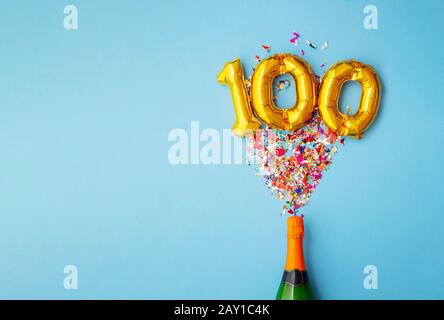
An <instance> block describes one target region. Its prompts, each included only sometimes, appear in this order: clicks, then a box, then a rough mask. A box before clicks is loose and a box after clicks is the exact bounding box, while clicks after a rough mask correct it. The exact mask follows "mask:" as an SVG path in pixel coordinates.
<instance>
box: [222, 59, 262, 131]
mask: <svg viewBox="0 0 444 320" xmlns="http://www.w3.org/2000/svg"><path fill="white" fill-rule="evenodd" d="M217 80H218V81H219V83H222V84H226V85H227V86H228V88H229V89H230V92H231V97H232V99H233V105H234V113H235V115H236V119H235V121H234V124H233V126H232V130H233V133H234V134H236V135H239V136H243V135H245V134H247V133H248V132H252V131H253V130H256V129H259V128H260V127H261V124H260V122H259V121H258V120H257V119H256V118H255V116H254V114H253V111H252V110H251V101H250V97H249V95H248V91H247V87H246V82H245V77H244V72H243V70H242V65H241V63H240V60H239V59H236V60H234V61H231V62H228V63H227V64H225V66H224V68H223V69H222V71H221V72H220V73H219V75H218V76H217Z"/></svg>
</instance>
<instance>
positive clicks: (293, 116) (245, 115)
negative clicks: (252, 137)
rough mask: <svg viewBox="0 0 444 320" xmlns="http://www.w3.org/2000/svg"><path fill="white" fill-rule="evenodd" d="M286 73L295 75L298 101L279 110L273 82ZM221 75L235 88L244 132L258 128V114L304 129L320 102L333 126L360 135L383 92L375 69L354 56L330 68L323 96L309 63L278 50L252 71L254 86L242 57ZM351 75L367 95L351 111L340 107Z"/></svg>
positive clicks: (271, 122)
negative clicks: (248, 87)
mask: <svg viewBox="0 0 444 320" xmlns="http://www.w3.org/2000/svg"><path fill="white" fill-rule="evenodd" d="M281 74H289V75H291V76H292V77H293V79H294V82H295V84H296V94H297V95H296V96H297V99H296V103H295V105H293V106H292V107H291V108H289V109H279V108H277V107H276V105H275V103H274V101H273V81H274V79H275V78H276V77H277V76H279V75H281ZM217 79H218V81H219V83H222V84H225V85H227V86H228V87H229V89H230V92H231V97H232V99H233V105H234V112H235V116H236V120H235V121H234V124H233V127H232V129H233V132H234V133H235V134H237V135H240V136H243V135H245V134H247V133H248V132H251V131H254V130H256V129H259V128H260V127H261V122H260V121H259V120H258V118H259V119H260V120H261V121H262V122H264V123H265V124H267V125H268V126H270V127H272V128H275V129H281V130H296V129H299V128H300V127H302V126H303V125H304V123H305V122H306V121H307V120H308V119H310V117H311V115H312V113H313V110H314V107H315V106H316V104H317V103H318V106H319V112H320V114H321V117H322V119H323V120H324V122H325V124H326V125H327V126H328V127H329V128H330V129H331V130H333V131H334V132H336V133H337V134H339V135H343V136H352V137H357V138H361V137H362V135H363V133H364V131H365V130H367V129H368V128H369V127H370V125H371V124H372V122H373V120H374V119H375V118H376V115H377V113H378V108H379V101H380V96H381V83H380V81H379V78H378V75H377V74H376V72H375V71H374V70H373V68H372V67H371V66H369V65H365V64H363V63H361V62H358V61H354V60H349V61H342V62H339V63H337V64H335V65H333V66H332V67H331V68H330V69H329V70H328V71H327V72H326V74H325V76H324V78H323V80H322V84H321V88H320V91H319V97H317V96H316V85H315V80H314V76H313V72H312V71H311V68H310V66H309V65H308V64H307V62H305V61H304V60H303V59H301V58H300V57H297V56H294V55H291V54H276V55H273V56H271V57H268V58H267V59H264V60H262V62H261V63H260V64H259V65H258V66H257V68H256V70H255V71H254V73H253V76H252V78H251V89H250V90H248V89H247V85H246V81H245V76H244V72H243V69H242V65H241V63H240V60H239V59H236V60H234V61H232V62H229V63H227V64H225V66H224V68H223V69H222V71H221V72H220V74H219V75H218V77H217ZM352 80H355V81H359V82H360V84H361V86H362V94H361V101H360V104H359V108H358V111H357V112H356V114H354V115H348V114H344V113H341V112H340V111H339V107H338V100H339V96H340V93H341V89H342V86H343V85H344V83H345V82H347V81H352ZM317 99H318V100H319V101H317Z"/></svg>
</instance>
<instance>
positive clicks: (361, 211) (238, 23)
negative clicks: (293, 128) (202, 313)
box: [0, 0, 444, 299]
mask: <svg viewBox="0 0 444 320" xmlns="http://www.w3.org/2000/svg"><path fill="white" fill-rule="evenodd" d="M72 3H73V4H75V5H77V7H78V9H79V30H77V31H67V30H65V29H64V28H63V19H64V15H63V8H64V6H65V5H67V4H71V3H70V2H66V3H64V2H63V1H8V2H6V1H2V2H1V4H0V26H1V27H0V39H2V46H1V47H2V48H1V51H0V57H1V63H0V147H1V156H0V194H1V200H0V243H1V250H0V298H60V299H77V298H86V299H89V298H151V299H154V298H158V299H163V298H165V299H166V298H172V299H173V298H174V299H175V298H177V299H193V298H203V299H213V298H214V299H218V298H221V299H222V298H223V299H230V298H232V299H238V298H239V299H240V298H242V299H273V298H274V295H275V292H276V289H277V286H278V284H279V281H280V278H281V275H282V271H283V264H284V259H285V246H286V239H285V222H286V220H285V218H284V217H282V216H280V211H281V207H282V203H280V202H279V201H278V200H277V199H276V197H275V196H274V195H271V194H270V192H269V191H268V190H266V188H265V186H264V184H263V183H264V181H263V179H262V178H261V177H257V176H255V174H254V170H253V169H252V168H251V167H247V166H245V165H210V166H205V165H179V166H173V165H171V164H170V163H169V162H168V150H169V148H170V146H171V145H172V142H169V141H168V139H167V137H168V133H169V132H170V130H171V129H174V128H184V129H185V130H187V131H188V132H189V130H190V121H191V120H199V121H200V126H201V129H205V128H216V129H218V130H222V129H223V128H229V127H230V126H231V124H232V122H233V120H234V114H233V107H232V102H231V97H230V95H229V91H228V89H227V88H226V87H223V86H221V85H219V84H218V83H217V82H216V76H217V74H218V73H219V71H220V70H221V68H222V66H223V64H224V63H225V62H227V61H230V60H232V59H234V58H237V57H239V58H240V59H241V60H242V63H243V65H244V67H245V69H246V70H250V69H251V67H253V66H254V64H255V62H254V56H255V55H256V54H259V55H261V56H262V57H264V56H265V52H264V50H263V49H262V48H261V45H262V44H265V43H266V44H270V45H271V46H272V52H271V53H276V52H295V53H297V51H296V49H295V48H294V47H293V46H292V45H291V44H290V43H289V39H290V37H291V32H292V31H293V30H296V31H298V32H299V33H300V34H301V36H302V39H301V45H300V46H301V47H300V48H304V49H305V51H306V55H305V59H306V60H307V61H308V62H309V63H310V64H311V65H312V67H313V69H314V70H315V71H316V72H317V73H319V72H320V64H321V63H323V62H326V63H327V66H330V65H331V64H333V63H335V62H338V61H340V60H343V59H350V58H355V59H357V60H360V61H362V62H364V63H368V64H371V65H372V66H373V67H374V68H375V69H376V70H377V71H378V73H379V75H380V77H381V80H382V82H383V99H382V103H381V111H380V114H379V116H378V119H377V121H376V122H375V123H374V125H373V126H372V127H371V128H370V129H369V130H368V131H367V133H366V135H365V137H364V139H363V140H361V141H356V140H353V139H347V140H346V144H345V146H344V147H342V148H341V149H340V150H339V153H338V154H337V155H336V156H335V158H334V163H333V165H332V167H331V170H329V171H328V172H327V173H326V174H325V177H324V179H323V180H322V182H321V184H320V185H319V188H318V189H317V190H316V192H315V193H314V194H313V197H312V200H311V202H310V203H309V205H308V206H307V207H306V208H305V209H304V211H303V213H304V214H305V216H306V237H305V240H306V241H305V245H306V248H305V249H306V258H307V263H308V268H309V271H310V275H311V279H312V282H313V285H314V287H315V289H316V291H317V294H318V297H319V298H323V299H350V298H351V299H393V298H395V299H404V298H406V299H423V298H424V299H425V298H432V299H435V298H440V299H443V298H444V288H443V284H444V273H443V270H444V255H443V252H444V215H443V209H442V202H441V201H442V192H443V182H442V181H443V178H444V176H443V170H442V164H443V161H444V152H443V149H442V145H441V143H442V139H443V138H444V137H443V129H442V128H443V116H444V111H443V110H444V109H443V107H442V101H443V98H444V97H443V90H442V85H443V81H442V74H443V71H444V70H443V64H442V55H443V52H442V51H443V37H442V36H441V33H442V21H441V20H442V17H441V15H442V13H443V12H444V5H443V2H442V1H421V2H416V1H395V0H391V1H372V2H371V4H374V5H376V6H377V8H378V9H379V11H378V13H379V29H378V30H366V29H364V27H363V24H362V23H363V19H364V14H363V8H364V6H365V5H367V4H370V3H368V2H367V1H358V0H349V1H345V0H344V1H339V0H338V1H307V0H305V1H295V0H292V1H285V0H281V1H278V2H273V1H260V0H254V1H243V2H242V3H239V2H238V1H211V2H210V1H192V2H190V1H182V2H179V1H168V2H166V1H162V2H161V1H156V2H154V1H139V0H132V1H109V0H107V1H98V0H96V1H86V0H82V1H80V0H78V1H73V2H72ZM307 39H309V40H312V41H314V42H316V43H318V44H321V43H322V42H323V41H324V40H328V41H329V45H330V46H329V48H328V49H327V50H326V51H321V50H319V49H318V50H316V51H315V50H313V49H309V48H307V46H306V45H305V44H304V42H305V40H307ZM300 48H299V49H300ZM299 49H297V50H299ZM355 89H356V88H353V87H351V88H348V89H347V90H345V92H344V95H345V98H344V99H345V100H347V99H350V101H351V102H350V103H351V104H353V103H354V104H356V103H357V102H356V101H357V100H356V99H357V98H358V97H359V92H358V90H355ZM68 264H73V265H76V266H77V268H78V270H79V290H77V291H68V290H65V289H64V287H63V279H64V276H65V275H64V273H63V268H64V266H65V265H68ZM368 264H373V265H376V266H377V267H378V271H379V289H378V290H365V289H364V287H363V279H364V274H363V269H364V267H365V266H366V265H368Z"/></svg>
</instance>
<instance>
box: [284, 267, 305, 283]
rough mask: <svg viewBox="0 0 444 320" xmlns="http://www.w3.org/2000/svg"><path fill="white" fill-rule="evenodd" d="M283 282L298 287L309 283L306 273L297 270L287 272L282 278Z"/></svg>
mask: <svg viewBox="0 0 444 320" xmlns="http://www.w3.org/2000/svg"><path fill="white" fill-rule="evenodd" d="M282 282H283V283H286V284H289V285H291V286H294V287H297V286H300V285H301V284H304V283H307V282H308V275H307V272H306V271H301V270H297V269H295V270H291V271H285V272H284V275H283V277H282Z"/></svg>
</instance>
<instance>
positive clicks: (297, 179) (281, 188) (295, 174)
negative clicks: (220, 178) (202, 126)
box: [247, 110, 344, 214]
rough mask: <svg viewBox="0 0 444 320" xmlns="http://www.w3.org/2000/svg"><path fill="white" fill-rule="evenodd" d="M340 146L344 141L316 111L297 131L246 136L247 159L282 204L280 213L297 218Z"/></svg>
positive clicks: (277, 131) (271, 131)
mask: <svg viewBox="0 0 444 320" xmlns="http://www.w3.org/2000/svg"><path fill="white" fill-rule="evenodd" d="M339 142H340V143H344V140H343V138H342V137H339V136H337V135H336V134H335V133H334V132H333V131H331V130H330V129H329V128H327V127H326V126H325V124H324V123H323V121H322V120H321V117H320V116H319V114H318V111H317V110H315V111H314V112H313V117H312V118H311V119H310V120H309V121H308V122H307V124H306V125H305V126H304V127H302V128H301V129H299V130H296V131H284V130H276V129H271V128H266V129H263V130H257V131H256V132H255V133H254V134H252V135H251V136H248V137H247V159H248V162H249V164H250V165H251V164H254V165H255V166H256V170H257V173H258V175H262V176H264V178H265V185H266V186H267V187H268V188H269V189H270V190H271V191H272V193H276V195H277V198H278V199H279V200H282V201H285V205H284V206H283V209H282V213H283V214H285V213H288V214H297V213H298V210H299V209H300V208H302V207H303V206H305V205H306V204H307V203H308V201H309V200H310V197H311V195H312V193H313V191H314V190H315V189H316V186H317V185H318V184H319V182H320V180H321V178H322V176H323V172H324V171H325V170H327V169H328V167H329V166H330V164H331V163H332V155H333V154H334V153H336V152H337V144H338V143H339Z"/></svg>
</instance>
